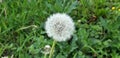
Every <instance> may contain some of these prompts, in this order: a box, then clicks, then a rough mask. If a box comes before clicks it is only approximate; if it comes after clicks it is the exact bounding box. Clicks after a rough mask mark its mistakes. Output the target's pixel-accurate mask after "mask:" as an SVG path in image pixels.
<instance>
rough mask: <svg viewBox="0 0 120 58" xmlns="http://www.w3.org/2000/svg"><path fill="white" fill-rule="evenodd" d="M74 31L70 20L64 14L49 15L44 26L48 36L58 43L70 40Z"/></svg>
mask: <svg viewBox="0 0 120 58" xmlns="http://www.w3.org/2000/svg"><path fill="white" fill-rule="evenodd" d="M74 29H75V27H74V23H73V20H72V18H71V17H70V16H68V15H67V14H65V13H57V14H53V15H51V16H50V17H49V18H47V21H46V25H45V30H46V32H47V34H48V36H49V37H53V39H54V40H56V41H59V42H60V41H66V40H68V39H70V37H71V35H72V34H73V32H74Z"/></svg>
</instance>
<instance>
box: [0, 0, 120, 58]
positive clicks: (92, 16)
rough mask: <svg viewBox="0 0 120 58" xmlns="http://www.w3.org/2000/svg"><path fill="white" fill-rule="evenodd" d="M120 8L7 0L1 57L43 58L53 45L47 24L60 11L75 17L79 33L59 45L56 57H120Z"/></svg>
mask: <svg viewBox="0 0 120 58" xmlns="http://www.w3.org/2000/svg"><path fill="white" fill-rule="evenodd" d="M112 7H115V9H112ZM119 9H120V0H79V1H77V0H4V1H3V2H2V3H0V57H3V56H9V57H10V56H11V55H13V56H14V58H43V57H44V54H43V53H41V50H42V49H43V48H44V46H45V45H52V42H53V39H51V38H49V37H48V36H47V34H46V32H45V29H44V23H45V21H46V19H47V17H48V16H50V15H51V14H53V13H58V12H60V13H67V14H68V15H70V16H71V17H72V18H73V20H74V22H75V27H76V32H75V33H74V35H73V37H72V38H71V39H70V40H69V41H66V42H58V43H57V44H56V46H55V52H54V55H53V57H54V58H120V11H119ZM47 57H48V56H47Z"/></svg>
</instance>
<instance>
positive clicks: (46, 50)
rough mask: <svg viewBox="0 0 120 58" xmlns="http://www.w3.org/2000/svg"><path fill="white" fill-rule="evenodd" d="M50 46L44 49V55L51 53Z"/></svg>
mask: <svg viewBox="0 0 120 58" xmlns="http://www.w3.org/2000/svg"><path fill="white" fill-rule="evenodd" d="M50 49H51V47H50V45H45V47H44V49H43V50H42V51H41V52H42V53H43V54H49V53H50Z"/></svg>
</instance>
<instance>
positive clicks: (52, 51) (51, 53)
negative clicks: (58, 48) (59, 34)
mask: <svg viewBox="0 0 120 58" xmlns="http://www.w3.org/2000/svg"><path fill="white" fill-rule="evenodd" d="M55 44H56V41H55V40H54V41H53V44H52V48H51V50H50V55H49V58H52V55H53V53H54V47H55Z"/></svg>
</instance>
